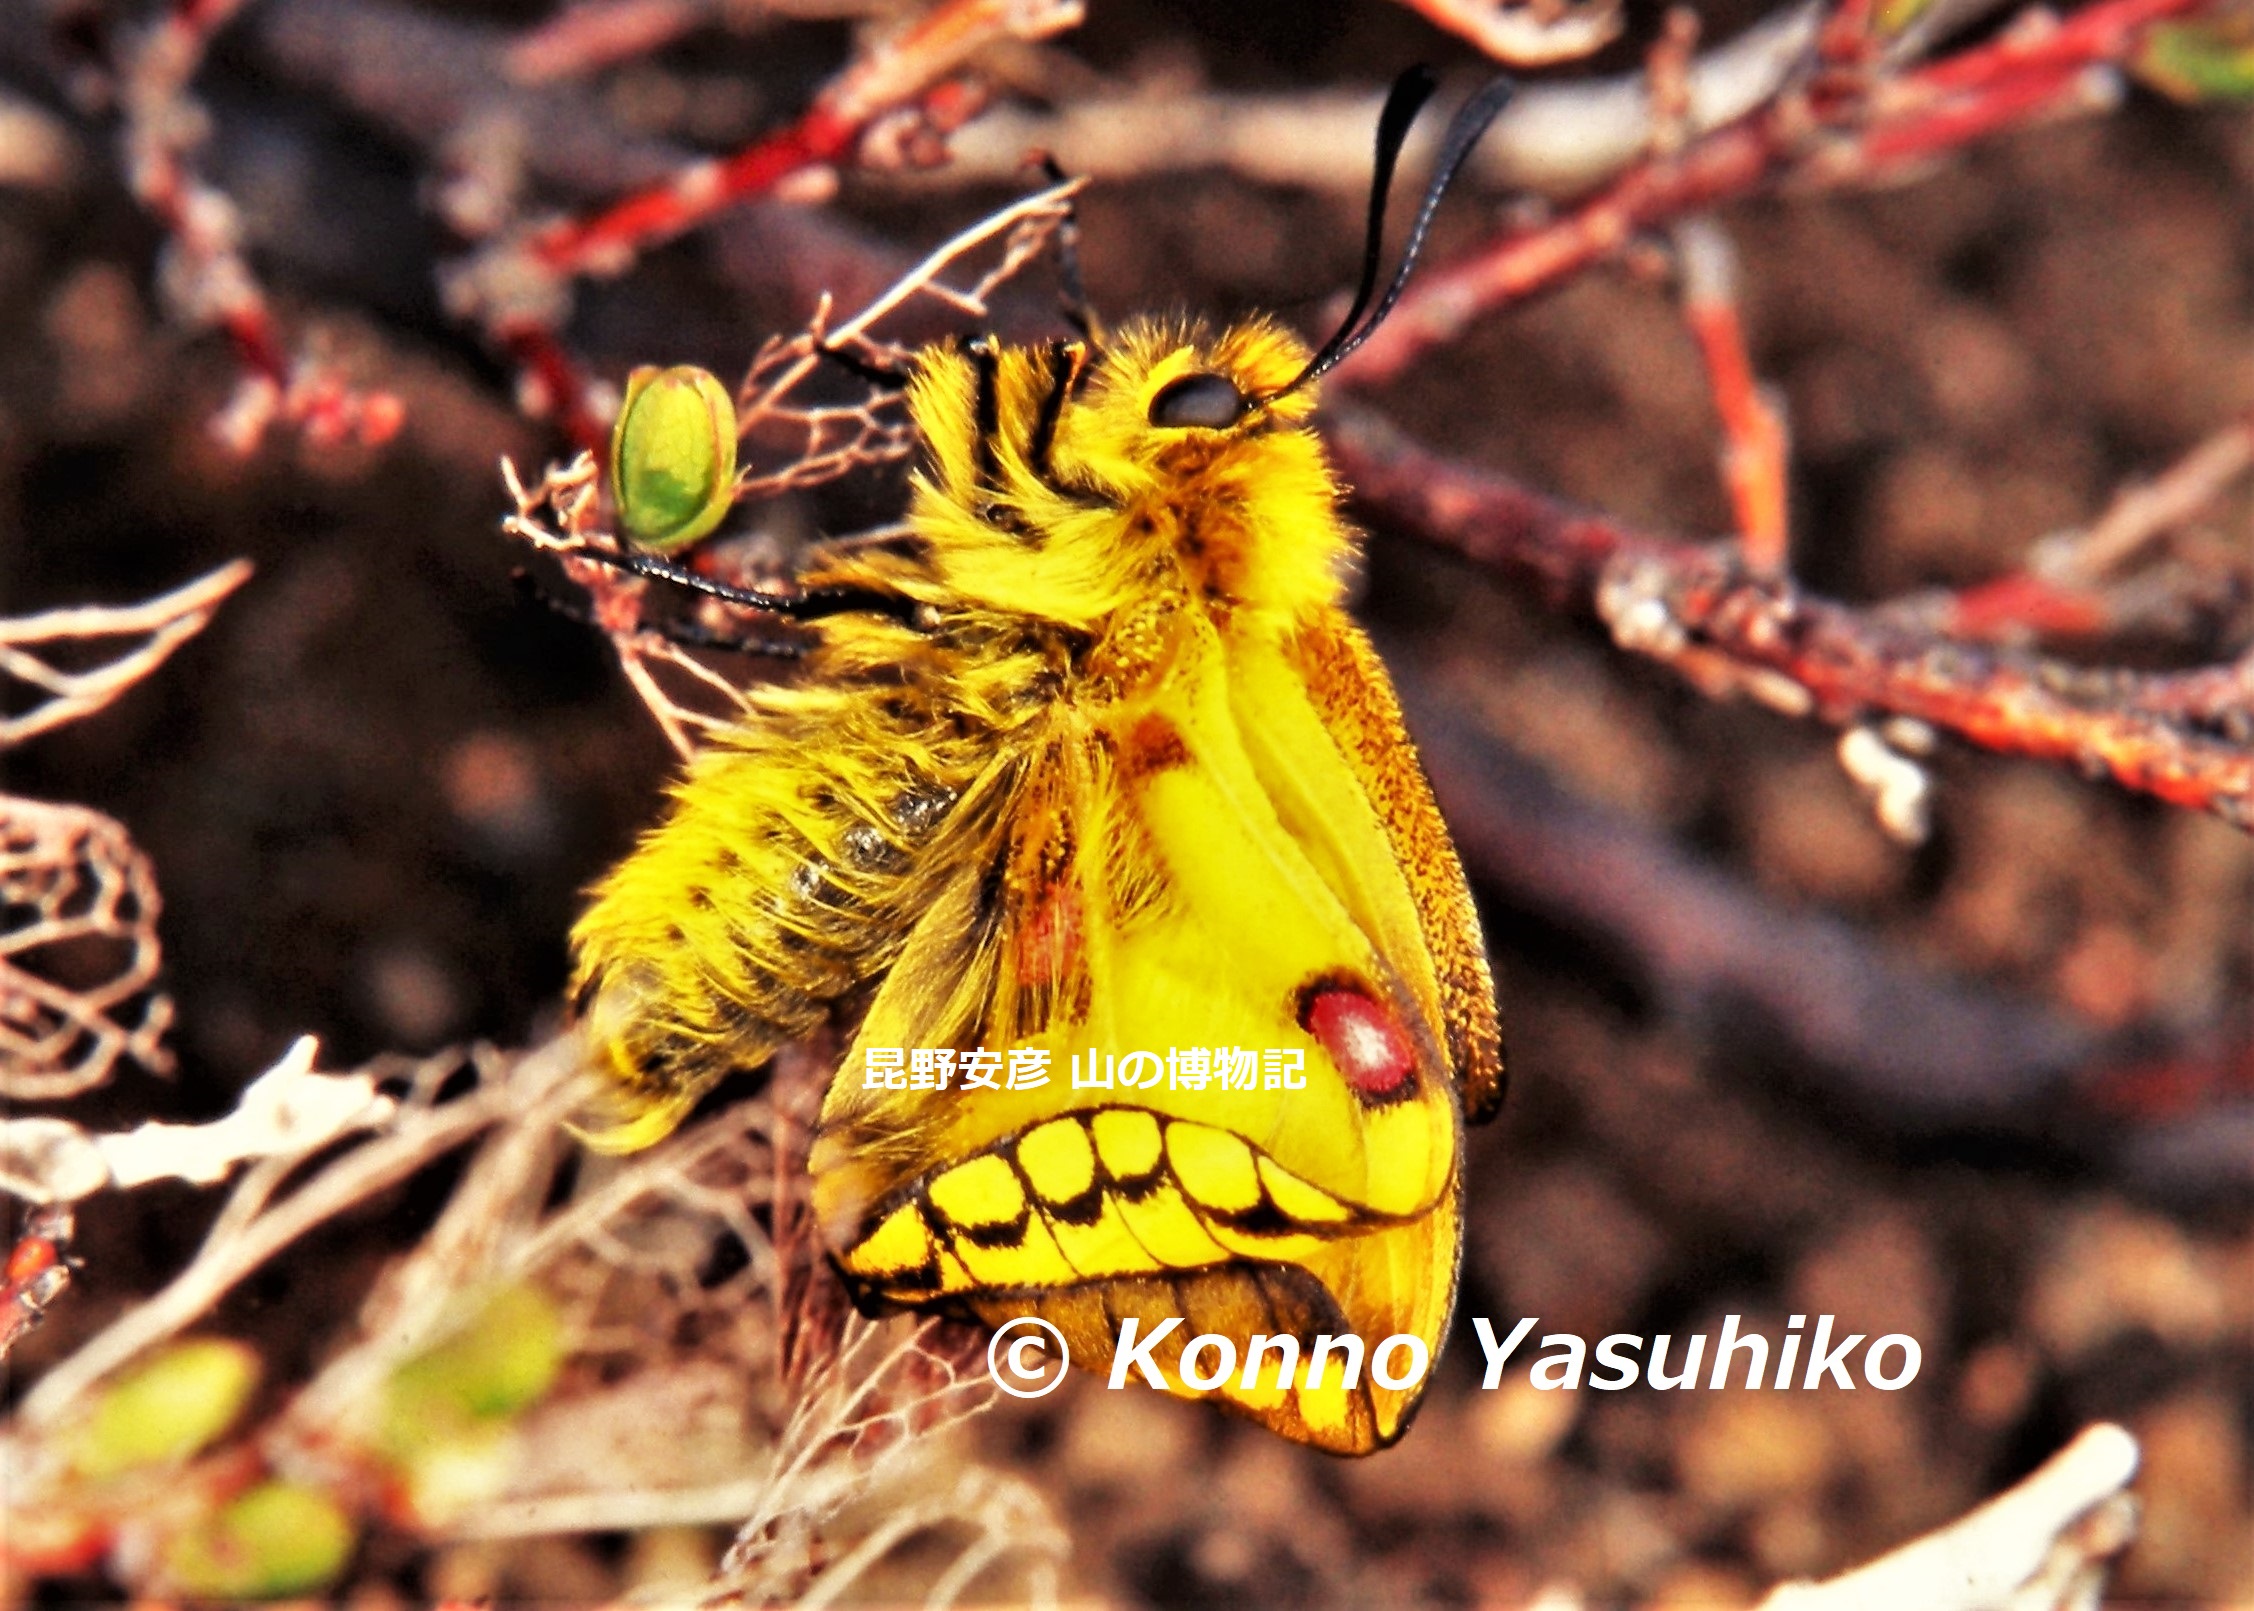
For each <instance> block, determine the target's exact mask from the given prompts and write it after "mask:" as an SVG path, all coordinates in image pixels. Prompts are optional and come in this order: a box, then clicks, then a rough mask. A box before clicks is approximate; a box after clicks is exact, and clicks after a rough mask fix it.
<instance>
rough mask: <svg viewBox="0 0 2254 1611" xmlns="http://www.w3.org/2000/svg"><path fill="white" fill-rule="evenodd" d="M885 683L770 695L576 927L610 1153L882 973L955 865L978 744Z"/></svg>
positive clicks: (963, 729)
mask: <svg viewBox="0 0 2254 1611" xmlns="http://www.w3.org/2000/svg"><path fill="white" fill-rule="evenodd" d="M931 708H932V707H931V706H930V704H929V703H928V702H927V701H925V700H923V699H920V698H917V697H915V694H914V691H913V690H912V689H911V690H909V691H907V692H902V691H900V690H897V689H885V688H881V687H867V686H863V687H858V688H852V687H849V688H845V689H837V688H829V689H821V690H808V691H803V692H802V691H797V690H780V691H771V692H768V693H766V694H763V695H755V696H753V699H752V711H751V713H750V715H749V717H748V719H747V720H746V721H745V722H743V723H742V724H741V725H740V726H738V727H737V728H735V729H733V730H732V731H731V732H730V733H729V735H728V736H727V737H726V738H725V739H724V740H723V741H722V742H720V743H718V744H716V745H715V746H714V747H713V748H711V749H709V750H707V751H706V752H705V753H704V754H702V755H701V756H699V757H698V759H697V761H696V762H695V763H694V765H692V767H691V768H690V771H689V773H688V775H687V776H686V777H685V778H684V779H683V780H682V781H681V783H680V784H679V785H678V786H677V787H676V789H675V791H674V802H673V809H672V811H671V813H670V815H669V816H668V817H667V818H666V820H665V821H664V822H662V823H660V824H659V825H658V826H657V827H656V828H654V829H652V830H650V832H649V833H647V834H646V835H644V837H643V839H642V842H641V844H640V845H639V846H638V847H637V848H636V851H635V853H634V855H632V856H630V857H628V858H627V859H626V860H625V861H624V862H622V863H621V864H620V865H619V866H618V867H617V868H616V869H615V870H614V871H613V872H612V873H611V874H610V875H609V876H608V877H607V878H606V879H605V880H604V881H603V882H602V884H601V885H600V886H598V888H597V889H596V891H595V901H594V904H593V905H592V906H591V907H590V909H589V910H588V912H587V914H586V916H585V917H583V918H582V919H581V920H580V923H579V925H578V927H577V928H576V929H575V930H574V932H573V945H574V949H575V952H576V955H577V969H576V977H575V980H574V1001H575V1004H576V1006H577V1009H578V1012H579V1015H580V1017H581V1019H582V1020H583V1022H584V1023H585V1024H586V1026H587V1031H588V1034H589V1037H590V1041H591V1044H592V1047H593V1050H594V1053H595V1056H596V1060H597V1063H598V1066H599V1067H600V1069H601V1070H602V1072H603V1073H604V1074H605V1075H606V1076H607V1077H608V1078H607V1088H608V1096H609V1098H610V1101H609V1105H610V1106H611V1107H612V1108H613V1109H614V1110H615V1111H614V1112H613V1113H611V1114H610V1115H607V1116H606V1117H608V1118H609V1119H610V1120H611V1121H612V1122H611V1123H610V1124H609V1125H608V1126H607V1127H606V1128H604V1129H603V1130H601V1131H599V1132H598V1133H597V1137H596V1139H597V1140H598V1141H599V1142H601V1143H602V1144H605V1145H607V1146H611V1147H614V1148H616V1149H618V1150H630V1149H632V1148H635V1147H639V1146H644V1145H647V1144H648V1143H649V1142H651V1141H654V1140H656V1139H657V1138H658V1137H660V1136H662V1135H664V1134H665V1133H666V1131H668V1130H670V1129H671V1128H672V1127H673V1125H674V1124H676V1123H678V1122H679V1120H680V1118H681V1116H682V1115H683V1114H684V1113H686V1111H687V1110H688V1108H689V1107H690V1106H691V1105H692V1104H693V1103H694V1102H695V1101H696V1099H697V1097H698V1096H700V1095H701V1094H702V1093H703V1092H704V1091H705V1090H706V1089H708V1088H709V1087H711V1086H712V1085H713V1084H714V1083H716V1082H717V1081H718V1080H720V1079H721V1078H723V1077H724V1076H726V1075H727V1074H729V1073H731V1072H734V1071H737V1070H743V1069H751V1068H756V1067H758V1066H759V1065H760V1064H761V1063H764V1062H765V1061H766V1060H767V1059H768V1058H769V1057H770V1056H772V1055H773V1054H774V1052H775V1051H776V1050H777V1049H778V1048H780V1047H781V1046H783V1045H786V1044H788V1043H789V1042H791V1041H793V1040H797V1039H800V1038H802V1037H804V1036H805V1035H807V1034H808V1033H810V1032H812V1031H813V1030H814V1029H815V1028H817V1027H819V1026H820V1025H821V1024H822V1023H823V1022H824V1021H825V1020H826V1019H827V1017H828V1016H829V1014H830V1012H831V1010H832V1007H833V1005H834V1004H836V1003H838V1002H839V1001H841V1000H842V999H844V998H847V997H849V996H851V995H852V994H853V993H854V992H855V991H856V990H857V989H859V988H860V987H861V986H863V985H865V984H866V983H868V982H869V981H870V980H872V979H874V978H876V977H878V976H879V975H881V974H882V973H884V972H885V970H886V969H888V968H889V967H890V966H891V964H892V962H893V960H894V959H895V958H896V957H897V956H898V954H899V950H900V946H901V944H902V943H903V942H904V940H905V938H906V936H907V933H908V931H909V929H910V928H911V927H912V925H913V923H914V921H915V919H916V917H917V916H918V915H919V914H920V913H921V911H922V910H923V909H924V908H925V907H926V906H928V905H929V903H930V900H931V898H932V893H933V891H934V890H935V889H936V888H937V887H938V885H939V884H940V883H941V882H943V881H944V879H945V878H946V877H947V876H948V875H949V874H950V873H951V871H952V869H953V868H954V867H955V866H956V865H957V864H958V862H959V859H960V853H959V852H958V851H954V850H951V849H950V848H949V847H950V844H951V843H952V842H953V841H954V839H955V838H956V832H955V830H957V829H958V828H959V826H960V815H961V814H960V811H959V807H960V805H961V802H962V800H963V797H964V795H965V794H966V792H971V791H973V790H974V789H975V785H976V780H977V778H978V776H979V774H980V772H981V770H982V769H983V768H984V767H985V766H986V765H987V764H988V761H989V760H990V756H991V752H992V750H993V747H994V746H993V736H992V735H991V734H990V733H985V732H981V731H979V730H978V729H977V728H976V726H975V724H965V723H963V722H962V721H961V720H960V719H959V715H957V716H955V717H952V718H951V719H950V720H948V721H947V722H945V723H938V722H935V720H934V719H933V718H932V717H931V716H930V715H929V714H928V713H929V711H930V709H931Z"/></svg>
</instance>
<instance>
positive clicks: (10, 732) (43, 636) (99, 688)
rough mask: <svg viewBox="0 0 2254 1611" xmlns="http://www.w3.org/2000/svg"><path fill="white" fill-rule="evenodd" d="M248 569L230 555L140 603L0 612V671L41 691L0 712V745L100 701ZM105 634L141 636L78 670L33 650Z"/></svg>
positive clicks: (120, 689) (152, 666)
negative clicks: (14, 709)
mask: <svg viewBox="0 0 2254 1611" xmlns="http://www.w3.org/2000/svg"><path fill="white" fill-rule="evenodd" d="M250 574H251V567H250V562H249V561H248V560H240V559H238V560H234V561H231V562H230V563H228V564H225V565H222V566H220V567H219V569H217V570H215V571H213V572H211V573H210V574H209V575H208V576H202V577H199V578H197V579H196V580H195V581H193V582H190V583H188V584H187V585H186V586H185V587H180V588H175V589H174V590H173V591H172V592H170V593H167V594H165V595H164V596H163V597H161V598H154V599H150V600H149V601H148V602H147V603H145V604H128V605H114V606H113V605H99V604H94V605H77V606H74V607H71V608H67V609H60V610H47V611H44V612H42V613H41V614H38V615H23V616H15V617H12V618H0V677H11V678H14V679H15V680H16V681H18V682H22V683H27V684H29V685H30V686H31V687H33V688H34V689H36V690H38V691H39V692H40V693H42V694H44V695H45V696H46V698H45V699H44V700H43V701H42V702H41V703H39V704H36V705H34V706H32V707H31V708H30V709H29V710H27V711H23V712H21V713H19V714H17V715H13V716H0V750H5V749H10V748H13V747H14V746H15V745H18V744H21V743H22V742H23V741H24V740H25V739H27V738H32V737H35V736H37V735H38V734H40V733H45V732H49V731H51V730H53V729H54V728H57V727H61V726H64V725H65V724H66V723H70V722H75V721H81V720H83V719H85V718H86V717H88V716H91V715H93V714H94V713H95V712H96V711H98V710H101V709H102V708H104V707H105V706H107V705H108V704H109V703H110V702H111V701H112V700H114V699H116V698H117V697H118V696H119V695H120V694H122V693H124V692H125V691H126V690H127V689H128V688H131V687H132V686H133V685H134V684H135V683H137V682H139V681H140V680H141V679H142V678H143V677H146V676H147V675H148V674H149V673H150V672H152V671H154V670H156V668H157V667H158V666H160V665H162V664H164V662H165V660H166V659H167V658H168V657H169V656H170V655H171V653H172V651H173V650H175V649H177V648H179V647H180V645H181V644H183V643H186V642H187V641H188V640H189V639H190V638H192V637H194V636H195V635H196V634H197V633H199V632H201V631H202V630H203V629H204V628H205V627H206V626H208V625H210V623H211V615H212V612H213V611H214V610H216V609H217V608H218V607H219V606H220V604H221V603H223V602H224V601H225V600H226V598H227V595H228V594H230V593H232V592H234V591H235V589H236V588H238V587H241V586H242V585H243V583H245V582H247V581H249V580H250ZM111 638H142V639H145V640H147V641H145V642H143V643H139V644H135V645H133V646H131V647H130V648H128V649H127V650H126V651H125V652H124V653H122V654H120V655H119V656H118V657H117V658H116V659H114V660H109V661H105V662H103V663H102V664H100V665H96V666H91V667H88V668H87V669H85V670H83V671H70V670H65V669H63V668H62V667H60V666H56V665H54V664H51V663H50V662H49V660H48V659H46V658H44V657H43V656H42V655H41V654H40V653H38V652H35V651H36V650H38V649H39V648H41V647H42V646H47V645H56V646H63V647H70V648H77V647H80V646H83V645H86V644H89V643H100V642H103V641H104V640H106V639H111Z"/></svg>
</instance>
